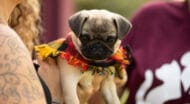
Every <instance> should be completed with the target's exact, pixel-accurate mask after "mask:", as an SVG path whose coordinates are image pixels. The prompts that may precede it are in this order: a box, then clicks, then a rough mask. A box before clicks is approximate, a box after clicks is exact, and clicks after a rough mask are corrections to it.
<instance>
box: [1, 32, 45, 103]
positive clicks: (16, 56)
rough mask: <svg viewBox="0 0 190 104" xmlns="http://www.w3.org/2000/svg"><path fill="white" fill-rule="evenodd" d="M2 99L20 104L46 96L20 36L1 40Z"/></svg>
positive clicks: (3, 37) (6, 37)
mask: <svg viewBox="0 0 190 104" xmlns="http://www.w3.org/2000/svg"><path fill="white" fill-rule="evenodd" d="M0 50H1V51H0V100H2V101H11V102H10V103H12V104H20V103H21V102H22V101H26V102H27V103H31V102H33V101H35V100H39V99H42V97H44V95H43V92H42V89H40V87H39V80H38V77H37V75H36V73H35V70H34V68H33V66H32V61H31V59H30V54H29V52H28V50H27V49H26V48H25V46H24V45H23V43H22V42H21V40H20V39H19V38H18V37H16V36H15V37H12V36H3V35H1V40H0Z"/></svg>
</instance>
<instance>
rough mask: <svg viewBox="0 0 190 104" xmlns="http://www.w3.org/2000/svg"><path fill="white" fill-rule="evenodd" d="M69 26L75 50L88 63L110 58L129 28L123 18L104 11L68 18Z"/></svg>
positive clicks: (79, 14)
mask: <svg viewBox="0 0 190 104" xmlns="http://www.w3.org/2000/svg"><path fill="white" fill-rule="evenodd" d="M69 24H70V28H71V29H72V31H73V32H74V35H73V36H72V41H73V43H74V45H75V47H76V49H77V50H78V52H79V53H80V54H81V55H82V56H83V57H84V58H85V59H87V60H90V61H103V60H106V59H107V58H109V57H110V56H112V55H113V54H114V53H115V52H116V51H117V50H118V48H119V47H120V44H121V40H122V38H123V37H124V36H125V35H126V34H127V32H128V31H129V30H130V28H131V24H130V22H129V21H128V20H126V19H125V18H124V17H122V16H120V15H118V14H115V13H112V12H109V11H106V10H88V11H87V10H83V11H80V12H78V13H76V14H74V15H73V16H71V17H70V19H69Z"/></svg>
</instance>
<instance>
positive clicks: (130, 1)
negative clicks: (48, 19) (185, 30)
mask: <svg viewBox="0 0 190 104" xmlns="http://www.w3.org/2000/svg"><path fill="white" fill-rule="evenodd" d="M148 1H153V0H75V3H76V8H75V9H76V11H78V10H82V9H107V10H110V11H112V12H116V13H119V14H121V15H123V16H125V17H127V18H131V16H132V15H133V14H134V13H135V11H137V10H138V9H139V8H140V7H141V6H142V5H143V4H144V3H146V2H148Z"/></svg>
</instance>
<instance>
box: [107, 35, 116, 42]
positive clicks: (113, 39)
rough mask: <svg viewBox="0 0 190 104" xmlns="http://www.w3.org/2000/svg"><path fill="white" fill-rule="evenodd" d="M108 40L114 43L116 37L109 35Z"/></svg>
mask: <svg viewBox="0 0 190 104" xmlns="http://www.w3.org/2000/svg"><path fill="white" fill-rule="evenodd" d="M106 41H107V42H109V43H113V42H115V37H112V36H109V37H107V40H106Z"/></svg>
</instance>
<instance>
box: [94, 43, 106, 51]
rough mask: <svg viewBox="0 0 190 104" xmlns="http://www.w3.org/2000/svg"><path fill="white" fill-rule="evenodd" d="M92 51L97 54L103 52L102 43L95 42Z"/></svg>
mask: <svg viewBox="0 0 190 104" xmlns="http://www.w3.org/2000/svg"><path fill="white" fill-rule="evenodd" d="M91 50H92V52H93V53H95V54H101V53H102V52H103V51H104V49H103V47H102V45H101V44H100V43H97V44H95V45H94V46H93V47H92V48H91Z"/></svg>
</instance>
